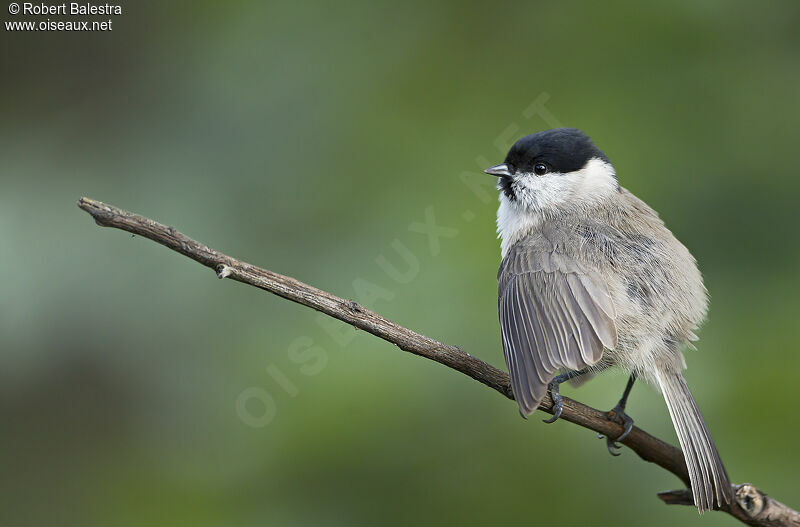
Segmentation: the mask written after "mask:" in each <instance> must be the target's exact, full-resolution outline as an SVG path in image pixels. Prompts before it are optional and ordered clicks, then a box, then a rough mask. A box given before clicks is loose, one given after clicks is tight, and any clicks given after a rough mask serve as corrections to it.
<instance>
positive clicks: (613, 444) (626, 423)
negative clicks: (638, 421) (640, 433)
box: [597, 405, 633, 456]
mask: <svg viewBox="0 0 800 527" xmlns="http://www.w3.org/2000/svg"><path fill="white" fill-rule="evenodd" d="M606 415H608V418H609V419H610V420H612V421H615V422H617V423H620V424H621V425H622V426H623V427H625V429H624V430H623V431H622V434H620V435H619V437H617V438H616V439H611V438H610V437H606V446H607V447H608V453H609V454H611V455H612V456H618V455H619V452H614V450H619V449H620V448H622V447H620V446H619V445H618V444H617V441H622V440H623V439H625V438H626V437H628V434H630V433H631V430H633V419H632V418H631V417H630V416H629V415H628V414H626V413H625V410H624V409H623V408H622V407H621V406H619V405H617V406H615V407H614V408H612V409H611V410H610V411H609V412H608V413H607V414H606ZM597 437H598V438H600V439H602V438H603V437H604V436H603V434H597Z"/></svg>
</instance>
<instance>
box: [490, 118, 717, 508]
mask: <svg viewBox="0 0 800 527" xmlns="http://www.w3.org/2000/svg"><path fill="white" fill-rule="evenodd" d="M485 172H486V173H487V174H490V175H493V176H497V177H498V178H499V179H498V189H499V190H500V208H499V209H498V211H497V230H498V233H499V235H500V238H501V253H502V262H501V264H500V270H499V271H498V274H497V280H498V292H499V301H498V310H499V313H500V327H501V334H502V340H503V350H504V354H505V359H506V364H507V366H508V368H509V370H510V372H511V381H512V389H513V392H514V397H515V399H516V400H517V403H518V404H519V410H520V412H521V413H522V415H523V416H527V415H529V414H531V413H532V412H533V411H534V410H536V408H537V407H538V406H539V403H540V402H541V401H542V399H543V398H544V396H545V394H546V393H547V391H548V390H549V391H550V392H551V394H552V398H553V401H554V408H553V409H554V411H555V413H554V416H553V418H552V419H550V420H549V421H547V422H553V421H555V420H556V419H558V417H559V415H560V414H561V410H562V408H563V404H562V402H561V396H560V395H559V391H558V388H559V384H560V383H562V382H565V381H567V380H570V379H575V378H577V377H579V376H582V375H591V374H594V373H596V372H599V371H601V370H604V369H606V368H608V367H612V366H613V367H617V368H619V369H622V370H624V371H626V372H629V373H630V379H629V380H628V384H627V386H626V388H625V391H624V393H623V396H622V399H620V401H619V403H618V405H617V406H616V407H615V408H614V409H613V410H612V412H613V414H614V415H615V416H617V417H618V418H620V419H621V420H622V422H623V423H624V425H625V432H624V433H623V434H622V435H621V436H620V437H618V438H616V439H607V441H608V448H609V451H611V452H612V453H614V452H613V448H618V445H617V444H616V441H619V440H621V439H623V438H624V437H625V436H627V434H628V433H629V432H630V430H631V428H632V426H633V420H632V419H631V418H630V417H629V416H627V415H626V414H625V404H626V402H627V398H628V394H629V393H630V390H631V388H632V386H633V383H634V381H635V380H636V379H642V380H644V381H646V382H647V383H650V384H652V385H653V386H655V387H657V388H658V389H659V390H660V391H661V393H662V394H663V395H664V399H665V401H666V403H667V408H668V410H669V414H670V417H671V418H672V423H673V425H674V426H675V431H676V432H677V435H678V439H679V441H680V445H681V449H682V450H683V455H684V458H685V459H686V466H687V468H688V470H689V477H690V480H691V487H692V493H693V495H694V502H695V505H697V507H698V509H699V510H700V512H703V511H704V510H707V509H713V508H714V507H715V506H719V505H721V504H723V503H729V502H730V501H731V499H732V490H731V483H730V480H729V479H728V474H727V473H726V471H725V468H724V467H723V465H722V461H721V460H720V457H719V453H718V452H717V448H716V446H715V445H714V441H713V440H712V439H711V435H710V433H709V431H708V427H707V426H706V423H705V422H704V420H703V417H702V416H701V415H700V410H699V409H698V407H697V404H696V403H695V400H694V398H693V397H692V394H691V393H690V392H689V388H688V386H687V385H686V381H685V380H684V378H683V373H682V371H683V369H684V368H685V367H686V365H685V362H684V358H683V354H682V350H683V348H685V347H686V346H691V342H692V341H694V340H696V339H697V337H696V336H695V334H694V330H696V329H697V327H698V325H699V324H700V323H701V322H702V321H703V319H704V318H705V315H706V309H707V306H708V298H707V292H706V289H705V286H704V285H703V279H702V276H701V275H700V271H699V270H698V269H697V263H696V261H695V259H694V257H692V255H691V254H690V253H689V251H688V250H687V249H686V247H684V246H683V245H682V244H681V243H680V242H679V241H678V240H677V239H676V238H675V236H674V235H673V234H672V232H670V231H669V229H667V228H666V227H665V226H664V223H663V222H662V221H661V220H660V219H659V217H658V214H657V213H656V212H655V211H654V210H653V209H651V208H650V207H649V206H647V204H645V203H644V202H643V201H642V200H640V199H639V198H637V197H636V196H634V195H633V194H631V193H630V192H629V191H628V190H626V189H625V188H623V187H621V186H620V185H619V183H618V181H617V176H616V173H615V170H614V167H613V165H612V164H611V162H610V161H609V159H608V157H606V155H605V154H604V153H603V152H602V151H600V149H598V148H597V147H596V146H595V145H594V143H592V141H591V140H590V139H589V137H588V136H586V135H585V134H584V133H583V132H581V131H580V130H576V129H573V128H559V129H555V130H547V131H544V132H539V133H535V134H532V135H529V136H526V137H523V138H522V139H520V140H519V141H517V142H516V143H515V144H514V145H513V146H512V147H511V150H510V151H509V152H508V155H507V156H506V159H505V162H504V163H502V164H499V165H496V166H493V167H490V168H488V169H486V171H485Z"/></svg>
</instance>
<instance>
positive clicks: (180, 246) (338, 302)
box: [78, 198, 800, 527]
mask: <svg viewBox="0 0 800 527" xmlns="http://www.w3.org/2000/svg"><path fill="white" fill-rule="evenodd" d="M78 207H80V208H81V209H83V210H84V211H86V212H88V213H89V214H90V215H91V216H92V217H93V218H94V220H95V222H96V223H97V224H98V225H100V226H103V227H113V228H116V229H121V230H124V231H127V232H130V233H133V234H137V235H139V236H142V237H144V238H148V239H150V240H152V241H154V242H156V243H159V244H161V245H163V246H165V247H167V248H169V249H172V250H173V251H176V252H179V253H180V254H183V255H184V256H187V257H189V258H191V259H192V260H195V261H197V262H199V263H201V264H203V265H205V266H206V267H210V268H211V269H214V270H215V271H216V273H217V276H218V277H219V278H230V279H232V280H236V281H237V282H242V283H244V284H249V285H252V286H255V287H258V288H259V289H263V290H265V291H268V292H270V293H273V294H276V295H278V296H281V297H283V298H286V299H287V300H291V301H293V302H297V303H298V304H302V305H304V306H308V307H310V308H313V309H316V310H317V311H320V312H322V313H325V314H326V315H329V316H331V317H333V318H336V319H339V320H341V321H342V322H346V323H347V324H350V325H352V326H354V327H356V328H359V329H362V330H364V331H367V332H369V333H372V334H373V335H375V336H377V337H380V338H382V339H383V340H386V341H388V342H391V343H392V344H395V345H396V346H397V347H398V348H400V349H401V350H403V351H407V352H410V353H413V354H415V355H419V356H421V357H425V358H426V359H430V360H433V361H435V362H438V363H440V364H443V365H445V366H447V367H448V368H452V369H454V370H456V371H459V372H461V373H463V374H464V375H467V376H468V377H471V378H473V379H475V380H476V381H478V382H480V383H483V384H485V385H486V386H488V387H490V388H493V389H494V390H496V391H498V392H500V393H501V394H502V395H504V396H505V397H507V398H508V399H512V400H513V399H514V395H513V393H512V391H511V385H510V382H509V377H508V374H507V373H505V372H504V371H502V370H499V369H497V368H495V367H494V366H492V365H491V364H488V363H486V362H483V361H482V360H480V359H478V358H476V357H473V356H472V355H470V354H468V353H466V352H464V351H462V350H461V349H460V348H458V347H457V346H451V345H448V344H444V343H442V342H439V341H437V340H434V339H432V338H430V337H426V336H425V335H421V334H419V333H416V332H415V331H412V330H410V329H406V328H404V327H403V326H400V325H399V324H396V323H395V322H392V321H391V320H388V319H386V318H384V317H383V316H381V315H379V314H377V313H375V312H373V311H370V310H368V309H366V308H364V307H363V306H361V305H359V304H358V303H356V302H354V301H352V300H346V299H343V298H339V297H337V296H335V295H332V294H331V293H328V292H326V291H322V290H321V289H317V288H315V287H312V286H310V285H308V284H304V283H303V282H300V281H299V280H296V279H294V278H291V277H289V276H284V275H281V274H278V273H274V272H272V271H269V270H267V269H262V268H260V267H256V266H254V265H250V264H248V263H246V262H242V261H240V260H237V259H236V258H232V257H230V256H227V255H225V254H222V253H220V252H218V251H215V250H214V249H211V248H210V247H208V246H206V245H203V244H202V243H199V242H197V241H195V240H192V239H191V238H189V237H187V236H185V235H183V234H181V233H180V232H178V231H176V230H175V229H173V228H172V227H167V226H166V225H162V224H160V223H158V222H155V221H153V220H151V219H148V218H145V217H143V216H139V215H137V214H132V213H130V212H127V211H124V210H121V209H118V208H116V207H113V206H111V205H106V204H105V203H102V202H100V201H96V200H93V199H89V198H81V199H80V200H79V201H78ZM563 402H564V409H563V412H562V414H561V419H563V420H565V421H569V422H571V423H575V424H577V425H580V426H582V427H584V428H588V429H589V430H594V431H595V432H597V433H599V434H602V435H604V436H607V437H618V436H619V435H620V434H621V433H622V431H623V429H622V426H621V425H620V424H618V423H617V422H615V421H613V420H612V419H610V418H609V417H608V414H607V413H606V412H602V411H600V410H596V409H594V408H591V407H589V406H586V405H584V404H582V403H579V402H577V401H575V400H572V399H569V398H567V397H563ZM552 406H553V402H552V399H550V396H549V394H548V396H547V398H545V400H544V401H542V404H541V406H540V409H541V410H543V411H545V412H547V413H550V414H552V413H553V411H552ZM621 442H622V444H624V445H625V446H627V447H629V448H630V449H631V450H633V451H634V452H636V454H638V455H639V457H641V458H642V459H644V460H645V461H649V462H651V463H655V464H656V465H658V466H660V467H662V468H664V469H666V470H668V471H669V472H671V473H672V474H674V475H675V476H677V477H678V478H679V479H680V480H681V481H682V482H683V483H684V484H686V485H687V486H688V484H689V476H688V473H687V470H686V464H685V463H684V459H683V454H682V453H681V451H680V450H679V449H678V448H676V447H674V446H672V445H670V444H668V443H665V442H664V441H662V440H660V439H658V438H656V437H654V436H652V435H650V434H648V433H647V432H645V431H644V430H642V429H640V428H638V427H634V428H633V430H632V431H631V433H630V434H629V435H628V437H626V438H625V439H624V440H623V441H621ZM734 494H735V501H734V503H731V504H729V505H726V506H725V507H723V508H722V509H721V510H723V511H724V512H727V513H728V514H730V515H732V516H733V517H735V518H737V519H738V520H740V521H742V522H744V523H746V524H748V525H758V526H775V527H778V526H793V527H800V514H798V512H797V511H794V510H792V509H791V508H789V507H787V506H786V505H783V504H782V503H779V502H777V501H775V500H773V499H772V498H770V497H768V496H767V495H766V494H764V493H763V492H762V491H760V490H758V489H757V488H755V487H754V486H752V485H750V484H742V485H735V487H734ZM659 497H660V498H661V499H662V500H663V501H664V502H665V503H667V504H680V505H692V504H693V502H692V497H691V492H690V491H688V490H678V491H671V492H663V493H660V494H659Z"/></svg>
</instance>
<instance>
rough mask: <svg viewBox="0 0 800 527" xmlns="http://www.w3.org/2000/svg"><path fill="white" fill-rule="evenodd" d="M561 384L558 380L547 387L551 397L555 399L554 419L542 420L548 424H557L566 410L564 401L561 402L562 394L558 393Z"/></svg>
mask: <svg viewBox="0 0 800 527" xmlns="http://www.w3.org/2000/svg"><path fill="white" fill-rule="evenodd" d="M559 384H561V383H560V382H559V380H558V379H555V380H553V381H552V382H550V384H548V385H547V389H548V390H549V391H550V396H551V397H552V398H553V417H551V418H550V419H542V421H544V422H545V423H547V424H550V423H555V422H556V421H558V418H559V417H561V412H562V411H563V410H564V401H562V400H561V394H560V393H558V385H559Z"/></svg>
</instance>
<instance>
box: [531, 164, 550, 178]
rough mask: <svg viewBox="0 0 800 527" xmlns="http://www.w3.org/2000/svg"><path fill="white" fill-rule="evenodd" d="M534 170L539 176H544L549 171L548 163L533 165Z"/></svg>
mask: <svg viewBox="0 0 800 527" xmlns="http://www.w3.org/2000/svg"><path fill="white" fill-rule="evenodd" d="M533 171H534V173H535V174H536V175H537V176H543V175H545V174H546V173H547V165H545V164H544V163H536V164H535V165H534V166H533Z"/></svg>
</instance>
